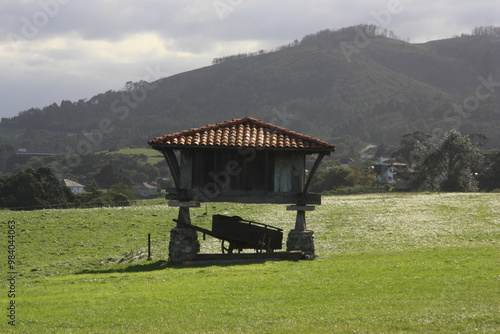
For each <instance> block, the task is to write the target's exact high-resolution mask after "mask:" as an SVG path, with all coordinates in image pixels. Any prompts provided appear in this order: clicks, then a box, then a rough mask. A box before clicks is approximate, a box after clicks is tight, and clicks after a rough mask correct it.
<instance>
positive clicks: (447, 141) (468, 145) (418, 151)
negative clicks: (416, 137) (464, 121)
mask: <svg viewBox="0 0 500 334" xmlns="http://www.w3.org/2000/svg"><path fill="white" fill-rule="evenodd" d="M471 138H475V135H469V136H466V135H462V134H461V133H460V132H458V131H457V130H451V131H449V132H447V133H446V134H445V136H444V137H443V139H442V140H441V141H440V142H437V141H436V139H435V138H429V139H427V140H426V141H424V142H419V143H417V145H415V149H414V150H413V151H412V153H413V156H414V157H416V159H417V160H416V161H417V166H416V172H417V174H416V176H415V177H414V178H412V179H411V185H412V187H414V188H416V189H430V190H440V191H477V190H478V189H479V188H478V180H477V177H476V175H477V174H478V172H479V171H480V170H481V169H482V165H483V161H484V155H483V153H482V152H481V149H480V147H478V146H477V145H475V144H474V143H473V142H472V141H471Z"/></svg>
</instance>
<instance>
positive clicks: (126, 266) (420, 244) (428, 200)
mask: <svg viewBox="0 0 500 334" xmlns="http://www.w3.org/2000/svg"><path fill="white" fill-rule="evenodd" d="M498 212H500V195H499V194H370V195H355V196H331V197H325V198H323V205H321V206H317V207H316V210H315V211H313V212H310V213H308V214H307V219H308V227H309V228H310V229H312V230H314V231H315V245H316V252H317V256H318V257H317V259H316V260H314V261H299V262H287V261H282V262H267V263H264V264H239V265H203V266H189V265H178V266H172V265H166V264H165V260H166V259H167V257H168V254H167V251H168V233H169V230H170V229H171V228H172V227H173V226H174V223H173V222H172V219H173V218H176V215H177V212H176V209H173V208H169V207H167V206H166V205H143V206H136V207H130V208H113V209H87V210H72V209H71V210H45V211H37V212H10V211H1V212H0V215H1V216H0V218H1V220H2V222H4V221H6V220H15V221H16V222H17V225H18V236H17V238H18V239H17V240H18V245H17V254H18V256H19V267H18V270H19V272H20V273H21V274H22V277H21V278H20V279H19V280H18V295H17V296H16V302H17V303H18V307H17V326H16V328H15V332H20V333H35V332H36V333H129V332H130V333H132V332H137V333H472V332H474V333H496V332H497V329H498V326H499V325H500V324H499V322H500V317H499V316H498V300H499V295H498V283H499V274H500V272H499V271H498V268H499V266H498V265H499V261H498V240H499V238H498V237H499V230H500V229H499V224H500V218H499V215H498ZM205 213H206V214H205ZM216 213H221V214H228V215H240V216H242V217H244V218H245V219H249V220H256V221H260V222H265V223H268V224H271V225H275V226H278V227H281V228H283V229H284V232H285V238H286V234H287V232H288V230H290V229H291V228H293V226H294V219H295V217H294V212H290V211H286V210H285V206H283V205H243V204H230V203H210V204H208V205H206V206H205V205H202V207H200V208H197V209H194V210H192V220H193V223H195V224H197V225H200V226H204V227H207V228H210V217H211V215H212V214H216ZM148 233H151V234H152V238H153V260H152V261H149V262H148V261H147V260H146V259H145V258H144V257H140V256H136V257H133V256H132V255H134V254H135V255H136V254H140V251H144V250H145V248H146V242H147V239H146V238H147V234H148ZM200 242H201V245H202V246H201V247H202V252H205V253H209V252H220V244H219V243H218V241H217V240H213V239H211V238H210V237H207V240H206V241H203V240H202V239H201V237H200ZM120 259H123V261H122V263H118V262H119V260H120ZM4 262H5V260H4ZM2 268H4V266H3V264H2ZM2 271H4V272H5V270H3V269H2ZM5 292H6V291H5ZM2 300H4V302H6V300H5V299H2ZM0 328H1V329H2V331H4V329H5V330H9V329H10V328H9V327H8V326H7V320H5V319H4V323H2V324H1V325H0ZM13 332H14V331H13Z"/></svg>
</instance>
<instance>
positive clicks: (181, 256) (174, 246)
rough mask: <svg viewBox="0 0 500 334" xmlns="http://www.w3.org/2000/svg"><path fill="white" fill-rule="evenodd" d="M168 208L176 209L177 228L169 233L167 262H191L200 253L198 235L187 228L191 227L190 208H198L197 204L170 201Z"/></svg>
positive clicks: (198, 204)
mask: <svg viewBox="0 0 500 334" xmlns="http://www.w3.org/2000/svg"><path fill="white" fill-rule="evenodd" d="M168 204H169V206H173V207H178V208H179V214H178V216H177V220H176V221H177V226H176V227H174V228H173V229H172V230H171V231H170V242H169V245H168V262H170V263H183V262H186V261H191V260H193V259H194V258H195V257H196V255H198V253H199V252H200V242H199V241H198V233H196V231H195V230H193V229H192V228H189V227H187V226H189V225H191V217H190V214H189V208H190V207H199V206H200V203H198V202H189V201H171V202H169V203H168Z"/></svg>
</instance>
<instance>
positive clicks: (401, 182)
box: [374, 161, 415, 190]
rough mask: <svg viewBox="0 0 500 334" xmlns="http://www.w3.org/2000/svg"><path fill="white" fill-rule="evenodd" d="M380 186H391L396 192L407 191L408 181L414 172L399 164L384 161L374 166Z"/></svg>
mask: <svg viewBox="0 0 500 334" xmlns="http://www.w3.org/2000/svg"><path fill="white" fill-rule="evenodd" d="M374 170H375V173H376V174H377V181H378V183H380V184H389V185H393V186H394V187H395V189H396V190H409V189H410V186H409V184H408V181H409V180H410V177H411V176H412V175H413V174H415V171H414V170H413V169H411V168H409V167H408V165H407V164H404V163H401V162H391V161H386V162H383V163H381V164H378V165H375V166H374Z"/></svg>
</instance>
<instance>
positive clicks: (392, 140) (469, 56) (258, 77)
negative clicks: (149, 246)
mask: <svg viewBox="0 0 500 334" xmlns="http://www.w3.org/2000/svg"><path fill="white" fill-rule="evenodd" d="M499 82H500V39H499V38H498V36H495V35H488V34H484V33H481V32H480V33H475V34H472V35H463V36H461V37H454V38H450V39H446V40H440V41H432V42H428V43H423V44H411V43H408V42H405V41H401V40H399V39H394V38H388V37H387V36H386V34H385V33H382V34H381V33H377V31H375V30H373V26H358V27H350V28H345V29H341V30H338V31H331V30H325V31H321V32H318V33H315V34H311V35H308V36H305V37H304V38H302V40H301V41H296V42H295V43H291V44H290V45H285V46H282V47H278V48H276V49H275V50H271V51H265V50H261V51H258V52H256V53H255V54H252V55H247V54H243V55H235V56H230V57H222V58H216V59H214V64H213V65H211V66H207V67H204V68H200V69H196V70H192V71H189V72H185V73H181V74H177V75H174V76H171V77H167V78H163V79H160V80H158V81H156V82H151V83H148V82H138V83H131V82H129V83H127V84H126V85H125V87H124V89H123V90H120V91H107V92H105V93H102V94H98V95H96V96H94V97H91V98H89V99H87V100H80V101H74V102H72V101H62V102H60V103H54V104H52V105H50V106H47V107H45V108H43V109H35V108H34V109H30V110H26V111H22V112H20V113H19V115H18V116H16V117H12V118H8V119H7V118H4V119H2V120H1V123H0V151H1V150H4V151H9V150H12V149H17V148H20V147H23V148H27V149H28V150H45V151H47V150H49V151H59V152H77V153H81V154H83V153H88V152H91V151H99V150H103V149H109V148H119V147H125V146H141V145H142V146H144V145H146V142H147V140H149V139H151V138H153V137H155V136H158V135H162V134H165V133H168V132H173V131H178V130H183V129H187V128H191V127H197V126H201V125H205V124H210V123H216V122H220V121H224V120H228V119H232V118H239V117H244V116H251V117H255V118H258V119H261V120H263V121H266V122H271V123H274V124H276V125H280V126H284V127H287V128H290V129H292V130H294V131H298V132H302V133H305V134H308V135H312V136H316V137H319V138H322V139H325V140H328V141H331V142H332V143H334V144H337V147H338V153H339V154H345V153H346V152H347V150H349V148H352V147H353V145H354V146H356V145H362V144H363V143H373V144H381V143H384V144H387V145H394V144H396V145H397V143H399V140H400V138H401V136H402V135H404V134H406V133H410V132H413V131H416V130H419V131H422V132H425V133H434V134H438V135H439V134H441V133H442V132H443V131H446V130H450V129H452V128H458V129H459V130H460V131H461V132H463V133H472V132H475V133H482V134H484V135H486V136H487V137H488V138H489V143H488V146H489V147H500V133H499V131H498V129H500V87H499V86H500V83H499ZM82 140H87V141H89V142H90V145H87V147H85V148H82V147H81V143H82ZM79 145H80V146H79ZM80 151H81V152H80Z"/></svg>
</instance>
